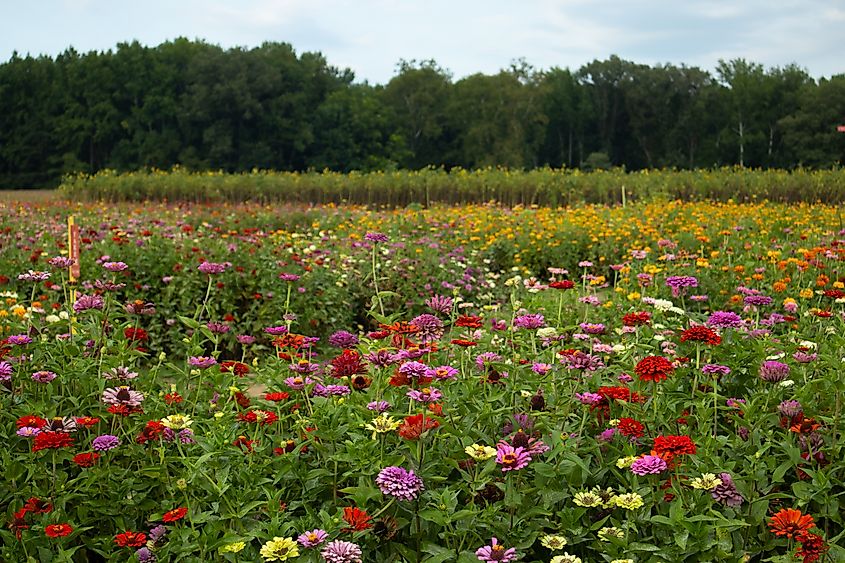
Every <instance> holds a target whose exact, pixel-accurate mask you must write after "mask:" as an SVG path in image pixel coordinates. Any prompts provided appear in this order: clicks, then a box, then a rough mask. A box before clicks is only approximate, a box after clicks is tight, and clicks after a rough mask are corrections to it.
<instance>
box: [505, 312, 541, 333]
mask: <svg viewBox="0 0 845 563" xmlns="http://www.w3.org/2000/svg"><path fill="white" fill-rule="evenodd" d="M545 324H546V318H545V317H543V315H542V314H540V313H535V314H531V315H520V316H518V317H516V318H515V319H514V320H513V326H514V327H516V328H524V329H528V330H533V329H537V328H541V327H543V326H544V325H545Z"/></svg>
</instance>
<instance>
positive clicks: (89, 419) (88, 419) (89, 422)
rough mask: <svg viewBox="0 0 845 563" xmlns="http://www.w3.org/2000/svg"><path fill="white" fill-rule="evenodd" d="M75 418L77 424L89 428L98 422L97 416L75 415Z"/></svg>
mask: <svg viewBox="0 0 845 563" xmlns="http://www.w3.org/2000/svg"><path fill="white" fill-rule="evenodd" d="M75 420H76V423H77V424H78V425H80V426H84V427H85V428H91V427H92V426H95V425H96V424H97V423H98V422H100V419H99V418H97V417H93V416H77V417H76V419H75Z"/></svg>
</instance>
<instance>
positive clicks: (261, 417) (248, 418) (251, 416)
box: [238, 409, 279, 426]
mask: <svg viewBox="0 0 845 563" xmlns="http://www.w3.org/2000/svg"><path fill="white" fill-rule="evenodd" d="M238 420H240V421H241V422H249V423H252V422H257V423H258V424H263V425H265V426H267V425H269V424H273V423H274V422H276V421H277V420H279V417H278V416H277V415H276V413H274V412H270V411H263V410H261V409H255V410H251V411H249V412H246V413H240V414H238Z"/></svg>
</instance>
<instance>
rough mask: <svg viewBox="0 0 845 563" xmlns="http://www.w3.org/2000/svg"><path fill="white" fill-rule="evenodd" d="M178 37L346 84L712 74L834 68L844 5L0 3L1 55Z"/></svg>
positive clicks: (717, 1) (677, 0)
mask: <svg viewBox="0 0 845 563" xmlns="http://www.w3.org/2000/svg"><path fill="white" fill-rule="evenodd" d="M179 36H184V37H188V38H191V39H194V38H202V39H205V40H207V41H209V42H211V43H216V44H220V45H222V46H224V47H232V46H238V45H240V46H247V47H252V46H256V45H259V44H261V43H262V42H263V41H284V42H288V43H291V44H292V45H293V47H294V48H295V49H296V50H297V52H302V51H320V52H322V53H323V54H324V55H325V56H326V58H327V59H328V61H329V63H330V64H333V65H335V66H338V67H349V68H351V69H352V70H353V71H355V75H356V77H357V79H358V80H364V79H366V80H369V81H370V82H376V83H384V82H387V81H388V80H389V79H390V77H391V76H393V75H394V73H395V70H396V63H397V62H398V61H399V60H400V59H406V60H410V59H417V60H421V59H435V60H436V61H437V62H438V63H439V64H440V66H442V67H444V68H447V69H449V70H450V71H451V72H452V73H453V74H454V76H455V77H456V78H460V77H463V76H467V75H469V74H473V73H475V72H484V73H495V72H496V71H498V70H499V69H501V68H505V67H508V66H509V65H510V63H511V61H513V60H515V59H518V58H525V60H527V61H528V62H529V63H531V64H532V65H534V66H535V67H538V68H549V67H552V66H560V67H570V68H572V69H577V68H578V67H580V66H581V65H582V64H584V63H586V62H589V61H591V60H593V59H605V58H607V57H609V56H610V55H611V54H617V55H619V56H620V57H622V58H624V59H629V60H633V61H636V62H640V63H646V64H655V63H665V62H671V63H686V64H688V65H696V66H700V67H702V68H705V69H707V70H713V69H714V68H715V66H716V63H717V61H718V60H719V59H720V58H722V59H731V58H738V57H744V58H746V59H749V60H752V61H754V62H759V63H763V64H764V65H766V66H783V65H786V64H789V63H793V62H794V63H797V64H799V65H800V66H802V67H804V68H806V69H807V70H808V71H809V72H810V74H811V75H813V76H815V77H820V76H831V75H833V74H841V73H845V0H827V1H825V0H711V1H707V0H644V1H642V0H559V1H554V0H512V1H504V0H484V1H479V0H449V1H445V0H392V1H391V0H347V1H340V0H131V1H129V0H0V59H2V60H3V61H5V60H8V59H9V57H10V56H11V55H12V53H13V52H14V51H17V52H18V53H19V54H21V55H25V54H27V53H29V54H32V55H38V54H47V55H56V54H58V53H60V52H61V51H63V50H64V49H66V48H67V47H68V46H71V45H72V46H73V47H75V48H76V49H77V50H78V51H89V50H106V49H110V48H113V47H114V46H115V45H116V44H117V43H119V42H123V41H131V40H133V39H137V40H139V41H140V42H142V43H144V44H147V45H157V44H158V43H160V42H162V41H165V40H168V39H173V38H175V37H179Z"/></svg>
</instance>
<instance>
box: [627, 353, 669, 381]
mask: <svg viewBox="0 0 845 563" xmlns="http://www.w3.org/2000/svg"><path fill="white" fill-rule="evenodd" d="M674 369H675V368H674V367H673V366H672V362H670V361H669V360H667V359H666V358H664V357H663V356H647V357H645V358H643V359H642V360H640V361H639V362H637V366H636V367H635V368H634V372H635V373H636V374H637V375H638V376H639V378H640V379H641V380H642V381H654V382H655V383H660V382H661V381H663V380H664V379H666V378H667V377H668V376H669V374H670V373H672V371H673V370H674Z"/></svg>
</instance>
